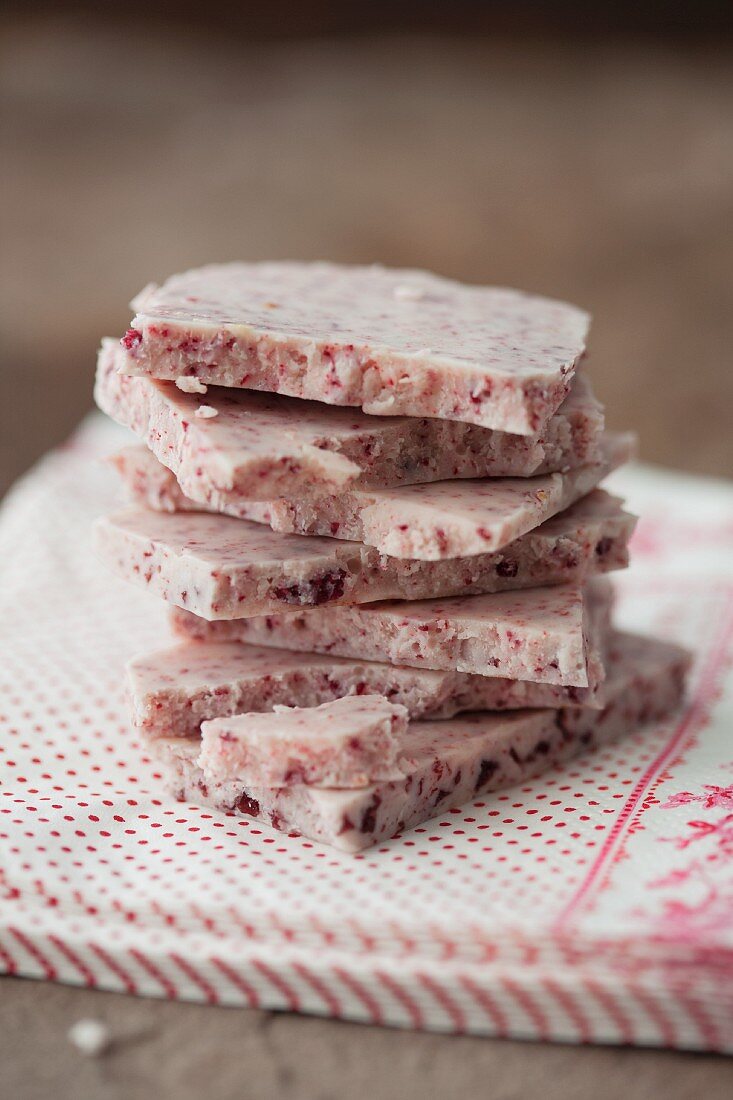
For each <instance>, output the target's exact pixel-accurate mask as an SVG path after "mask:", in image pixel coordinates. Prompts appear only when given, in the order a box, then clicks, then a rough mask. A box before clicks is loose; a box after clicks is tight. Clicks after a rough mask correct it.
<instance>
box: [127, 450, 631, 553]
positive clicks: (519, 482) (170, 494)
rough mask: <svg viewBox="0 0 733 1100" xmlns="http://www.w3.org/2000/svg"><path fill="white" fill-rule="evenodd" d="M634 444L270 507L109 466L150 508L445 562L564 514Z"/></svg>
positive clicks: (155, 468) (147, 467)
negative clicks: (472, 477)
mask: <svg viewBox="0 0 733 1100" xmlns="http://www.w3.org/2000/svg"><path fill="white" fill-rule="evenodd" d="M634 442H635V441H634V437H633V436H631V435H620V434H619V435H608V436H605V437H604V439H603V441H602V444H601V445H600V448H599V454H598V461H597V462H595V463H593V464H592V465H590V466H579V467H577V468H576V469H574V470H570V471H567V472H566V473H558V474H546V475H544V476H542V477H534V478H495V479H494V478H484V479H482V480H481V481H460V480H458V481H440V482H435V483H434V484H430V485H403V486H400V487H399V488H397V489H354V490H345V491H344V492H341V493H338V494H336V495H335V496H313V497H310V498H308V497H300V498H297V499H296V498H292V499H290V500H284V499H279V500H275V501H269V502H257V501H237V502H232V498H231V494H226V495H225V497H222V495H221V494H216V493H212V494H210V503H209V504H208V505H201V504H197V503H195V502H192V501H191V500H189V499H188V498H186V497H185V495H184V494H183V493H182V492H181V490H180V487H179V486H178V484H177V482H176V481H175V478H174V476H173V474H172V473H171V472H170V471H168V470H165V469H164V468H161V467H160V463H157V460H154V459H153V456H152V455H151V454H150V452H147V454H146V453H145V451H144V450H142V451H140V450H136V449H134V448H133V449H129V448H128V449H126V450H124V451H123V452H121V453H120V454H119V455H117V456H115V457H114V458H113V460H112V461H113V462H114V464H115V466H116V467H117V470H118V472H119V473H120V475H121V476H122V477H123V479H124V481H125V483H126V486H127V488H128V492H129V493H130V494H131V495H132V496H134V497H136V498H138V499H139V500H141V502H143V503H145V504H146V506H148V507H157V508H163V509H165V510H171V511H180V510H186V511H191V510H192V511H196V510H199V509H203V510H206V511H213V512H218V513H223V514H227V515H233V516H236V517H237V518H240V519H249V520H253V521H255V522H257V523H266V524H268V525H269V526H270V527H271V528H272V529H273V530H275V531H280V532H282V533H283V534H300V535H323V536H326V537H333V538H337V539H342V540H346V541H349V542H363V543H365V544H366V545H367V546H373V547H375V548H376V549H377V550H379V551H380V553H382V554H386V555H388V556H390V557H395V558H410V559H413V560H419V561H443V560H447V559H450V558H461V557H471V556H473V555H478V554H485V553H486V552H487V551H492V550H500V549H501V548H502V547H504V546H506V545H507V544H508V543H510V542H512V541H513V540H514V539H516V538H519V536H520V535H523V534H524V533H525V532H526V531H530V530H532V529H533V528H534V527H537V526H538V525H539V524H540V523H543V522H544V521H545V520H546V519H549V518H550V517H551V516H553V515H556V514H557V513H558V512H561V511H563V510H564V509H566V508H568V507H569V506H570V505H571V504H573V503H574V502H575V501H576V500H579V499H580V498H581V497H583V496H585V495H586V494H587V493H589V492H591V490H592V489H594V488H595V487H596V486H597V485H598V484H599V483H600V482H601V481H602V480H603V478H604V477H606V475H607V474H609V473H610V472H611V471H612V470H614V469H616V467H618V466H620V465H622V463H624V462H626V461H627V460H628V459H629V458H630V457H631V455H632V453H633V450H634Z"/></svg>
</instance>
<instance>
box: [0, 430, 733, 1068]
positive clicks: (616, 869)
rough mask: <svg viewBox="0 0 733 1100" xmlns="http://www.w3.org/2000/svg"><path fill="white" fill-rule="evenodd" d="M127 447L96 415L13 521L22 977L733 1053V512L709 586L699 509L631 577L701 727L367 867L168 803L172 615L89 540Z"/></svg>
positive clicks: (5, 691)
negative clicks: (693, 542) (162, 758)
mask: <svg viewBox="0 0 733 1100" xmlns="http://www.w3.org/2000/svg"><path fill="white" fill-rule="evenodd" d="M116 439H119V437H118V436H116V434H115V433H114V432H113V429H112V428H109V427H107V426H106V425H104V426H103V425H102V424H101V423H99V422H98V421H92V422H91V423H90V424H89V425H88V426H87V427H85V428H84V429H83V430H82V432H81V433H80V434H79V435H78V436H77V437H76V438H75V440H74V441H72V444H70V445H69V446H67V447H66V448H65V449H63V450H62V451H60V452H58V453H57V454H55V455H53V456H50V457H49V458H48V459H47V460H45V461H44V463H43V464H42V465H41V466H40V468H39V469H37V470H36V471H35V472H34V473H33V474H32V475H31V476H30V477H29V478H28V479H26V481H25V482H24V483H22V484H21V485H20V486H19V487H18V488H17V489H16V490H15V492H14V493H13V494H12V495H11V497H10V499H9V500H8V502H7V504H6V507H5V511H4V514H3V517H2V522H0V555H1V560H2V562H3V573H2V576H1V577H0V616H1V617H2V619H1V621H2V623H3V631H2V638H1V640H0V645H1V650H0V652H1V656H2V661H1V662H0V684H1V690H0V760H1V761H2V767H1V772H0V774H1V775H2V785H1V786H0V843H1V844H2V848H1V849H0V850H1V851H2V856H1V857H0V859H1V863H0V869H1V871H2V879H1V883H2V887H1V888H2V900H1V901H0V906H1V910H0V965H1V966H2V968H4V969H5V970H7V971H9V972H15V973H22V974H28V975H32V976H45V977H49V978H58V979H60V980H65V981H73V982H77V983H81V984H87V985H99V986H103V987H105V988H111V989H123V990H127V991H129V992H137V993H144V994H149V995H156V996H165V997H186V998H192V999H200V1000H205V1001H211V1002H223V1003H236V1004H250V1005H255V1004H257V1005H267V1006H271V1007H280V1008H295V1009H298V1010H301V1011H307V1012H318V1013H324V1014H330V1015H340V1016H348V1017H350V1018H354V1019H364V1020H371V1021H374V1022H384V1023H392V1024H396V1025H400V1026H419V1027H433V1028H439V1029H443V1030H453V1031H472V1032H481V1033H490V1034H500V1035H508V1034H511V1035H523V1036H538V1037H545V1038H546V1037H554V1038H562V1039H569V1040H583V1039H588V1038H592V1039H595V1040H598V1039H601V1040H608V1041H638V1042H661V1043H668V1044H669V1045H681V1046H691V1047H695V1048H705V1049H726V1048H727V1047H728V1046H729V1045H730V1044H731V1032H730V1025H729V1023H728V1026H727V1028H726V1026H725V1020H726V1018H727V1020H728V1021H730V1019H731V1018H733V1014H732V1013H731V1011H730V1009H731V1003H730V998H731V992H730V990H731V987H732V986H733V983H731V982H730V980H729V979H730V977H731V975H730V974H729V972H728V970H727V969H726V965H724V964H723V963H721V962H720V958H722V957H723V956H719V957H718V961H717V964H716V965H712V963H711V962H710V959H709V958H708V961H707V962H705V960H704V959H703V958H702V956H703V955H704V954H705V951H707V952H708V953H709V952H710V950H711V949H717V948H720V949H721V950H722V949H723V948H725V949H726V951H727V952H728V955H727V956H726V957H733V956H731V955H730V948H731V947H733V944H731V943H730V939H731V936H732V933H731V931H730V921H729V914H730V905H731V903H732V902H733V866H732V865H733V860H731V859H730V854H731V853H733V828H731V826H730V823H729V822H728V823H726V821H725V820H724V819H725V818H726V817H727V818H730V815H731V812H732V811H733V786H731V784H733V774H732V773H733V748H731V746H730V740H729V737H728V739H726V734H727V733H729V729H730V726H729V725H728V728H727V730H726V721H727V722H728V723H730V707H731V677H730V675H728V674H729V672H730V664H731V650H732V642H731V635H732V632H733V591H732V590H731V588H730V585H729V584H728V586H727V587H726V586H725V585H724V584H723V576H724V573H723V567H722V565H721V561H722V556H721V555H722V550H721V546H722V547H725V545H726V544H725V538H726V537H728V538H730V531H731V529H733V522H732V517H733V503H731V502H730V501H728V500H725V501H723V502H718V511H717V512H716V511H715V509H714V508H713V507H712V505H710V510H709V513H710V514H706V515H705V516H704V517H703V520H700V519H699V518H698V519H695V522H694V529H695V531H696V532H697V534H696V539H697V548H696V551H695V553H696V554H699V555H700V556H701V558H702V560H703V561H705V562H706V566H705V569H704V570H703V571H700V570H697V569H695V571H694V575H693V576H691V575H690V574H691V573H692V570H691V568H690V567H691V560H692V559H691V558H690V556H689V555H688V554H687V553H685V552H684V551H683V550H682V549H679V550H678V552H677V554H676V555H675V554H672V553H671V550H670V545H671V540H673V539H676V540H678V544H679V546H680V547H683V546H684V545H686V540H687V539H688V534H689V532H690V530H691V529H692V528H691V525H692V520H691V518H690V516H694V515H695V512H694V507H695V500H694V499H693V497H694V494H693V495H692V496H690V498H689V500H688V503H687V509H688V511H687V514H685V513H684V512H681V513H680V514H679V515H673V516H670V515H669V514H668V513H667V512H664V511H663V510H661V509H659V510H658V511H659V514H658V516H657V517H654V516H653V517H652V518H651V519H649V520H647V523H646V525H645V524H644V523H642V525H641V528H640V532H639V534H638V535H637V542H638V550H639V552H638V558H639V564H638V567H637V568H636V569H635V570H632V572H631V573H629V574H628V576H624V577H622V578H620V583H619V588H620V590H621V596H622V599H621V608H620V618H621V620H622V624H623V625H624V626H627V627H631V628H634V629H641V630H646V631H648V632H657V633H660V634H661V635H662V636H668V637H673V638H674V639H675V640H678V641H681V642H683V643H686V644H690V645H691V646H692V647H693V648H694V649H695V650H696V652H697V654H698V659H697V663H696V668H695V673H694V676H693V682H692V686H691V692H690V697H689V700H688V703H687V705H686V707H685V710H684V712H683V713H682V715H680V716H677V717H676V718H675V719H674V720H673V721H670V722H667V723H664V724H662V725H660V726H658V727H655V728H649V729H645V730H643V731H641V732H639V733H636V734H633V735H632V736H630V737H629V738H627V739H626V740H625V741H624V742H623V743H621V744H619V745H616V746H611V747H608V748H605V749H603V750H602V751H599V752H596V753H594V754H589V755H586V756H585V757H582V758H580V759H577V760H575V761H572V762H571V763H569V764H568V765H566V766H565V767H563V768H561V769H557V770H556V771H554V772H552V773H550V774H548V775H546V776H545V777H544V778H541V779H538V780H537V781H533V782H531V783H528V784H526V785H525V786H523V787H520V788H515V789H512V790H508V791H504V792H501V793H499V794H497V795H493V796H490V797H488V796H487V797H486V798H484V799H479V800H478V801H476V802H474V803H472V804H470V805H466V806H464V807H462V808H461V809H459V810H451V811H450V812H447V813H445V814H444V815H442V816H440V817H436V818H435V819H434V820H432V821H430V822H427V823H426V824H425V825H424V826H422V827H421V828H418V829H416V830H414V831H413V832H412V833H409V834H406V835H405V836H404V837H403V838H401V839H399V840H395V841H392V842H390V843H388V844H384V845H381V846H380V847H378V848H376V849H372V850H370V851H368V852H365V853H363V854H362V855H359V856H356V857H350V856H345V855H342V854H340V853H337V852H335V851H331V850H330V849H328V848H324V847H320V846H318V845H317V844H314V843H312V842H310V841H307V840H305V839H303V838H300V837H297V836H284V835H282V834H280V833H276V832H273V831H269V830H267V829H265V828H264V827H260V826H258V824H257V823H256V822H254V821H251V820H250V819H246V818H245V819H238V818H235V817H230V816H227V815H222V814H217V813H213V812H210V811H208V810H205V809H203V808H201V807H197V806H193V805H183V804H178V803H172V802H170V801H169V800H168V799H167V797H166V796H165V794H164V792H163V789H162V786H161V784H160V782H159V779H158V777H157V776H156V774H155V769H154V767H153V765H152V764H151V762H150V761H149V760H148V759H146V757H145V753H144V748H143V746H141V745H140V744H139V743H138V741H137V740H136V738H135V735H134V733H133V732H132V731H131V729H130V728H129V725H128V721H127V714H126V705H125V700H124V696H123V676H122V667H123V664H124V662H125V660H126V659H127V658H128V657H129V656H131V655H132V654H133V653H135V652H137V651H139V650H143V649H145V648H153V647H155V646H159V645H161V644H164V641H165V637H166V634H167V627H166V625H165V611H164V608H163V607H162V606H161V605H160V604H159V601H157V600H156V599H154V598H152V597H148V596H146V594H144V593H141V592H138V591H137V590H136V589H135V588H133V587H129V588H128V587H127V586H126V585H125V584H124V583H123V582H121V581H119V580H117V579H116V578H115V577H113V576H109V575H107V573H106V572H105V571H104V570H103V569H102V567H101V566H99V565H98V564H97V563H96V562H95V561H94V559H93V556H92V554H91V551H90V548H89V534H88V532H89V525H90V522H91V520H92V518H93V517H94V516H95V515H97V514H99V513H100V512H102V511H103V510H104V509H105V507H107V506H108V503H109V501H110V500H111V498H112V497H113V495H114V488H113V479H112V477H111V475H110V474H108V472H107V471H106V469H105V468H104V467H103V466H102V465H101V464H100V463H98V462H97V461H96V459H97V457H98V456H99V455H100V454H102V453H104V451H105V450H110V449H112V448H113V447H114V445H115V442H116ZM627 476H628V477H629V483H630V484H631V486H632V488H633V486H634V484H635V482H634V479H633V477H631V475H627ZM639 491H640V494H642V495H643V491H644V485H643V484H642V483H640V490H639ZM683 499H687V498H685V497H684V494H683ZM632 503H633V502H632ZM723 505H725V508H724V507H723ZM726 524H727V525H728V526H727V527H726ZM660 531H661V532H663V536H664V540H665V541H664V545H663V546H662V548H661V549H660V548H659V545H658V544H659V539H660V538H661V536H660V534H659V532H660ZM706 532H707V535H706ZM726 677H727V678H726ZM726 791H727V793H726ZM721 792H722V793H721ZM726 799H728V801H726ZM726 809H727V814H726ZM726 853H727V855H728V859H727V860H726V858H725V856H726ZM706 891H707V893H706ZM726 917H727V918H728V919H726ZM703 949H704V950H703ZM691 960H694V965H691ZM726 1013H727V1017H726Z"/></svg>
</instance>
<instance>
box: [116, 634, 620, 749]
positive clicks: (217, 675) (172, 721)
mask: <svg viewBox="0 0 733 1100" xmlns="http://www.w3.org/2000/svg"><path fill="white" fill-rule="evenodd" d="M180 614H182V615H186V614H187V613H186V612H181V613H180ZM190 618H192V619H193V618H194V617H193V616H190ZM195 621H196V622H199V623H201V622H203V620H201V619H197V620H195ZM594 646H595V647H596V648H603V650H604V652H605V649H606V647H607V636H606V630H605V629H604V630H603V633H602V634H600V635H599V636H598V637H597V638H595V639H594ZM596 679H598V677H596ZM127 689H128V690H127V694H128V697H129V699H130V704H131V712H132V721H133V723H134V725H135V726H137V727H138V728H139V729H140V731H141V732H142V733H143V735H144V736H145V737H146V738H151V739H154V738H157V737H165V736H168V735H169V734H170V731H171V730H174V731H176V734H177V735H178V736H180V737H192V736H195V735H197V734H198V733H199V732H200V729H201V723H202V722H205V721H208V720H210V719H212V718H219V717H229V716H230V715H234V714H239V713H242V712H244V711H249V712H251V711H269V710H272V709H273V707H275V706H278V705H282V704H284V705H289V706H299V707H316V706H318V705H319V704H321V703H326V702H329V701H331V700H333V699H340V698H342V697H344V696H352V697H359V696H362V695H365V694H367V695H368V694H373V693H375V694H379V695H384V696H386V697H387V698H388V699H389V700H390V701H391V702H393V703H400V704H401V705H402V706H404V707H406V708H407V709H408V711H409V713H410V717H411V718H425V719H440V718H452V717H453V716H454V715H456V714H460V713H462V712H464V711H471V710H518V709H520V708H522V707H533V708H534V707H553V706H554V707H557V706H562V705H564V704H567V703H572V704H577V705H582V706H592V707H599V706H601V705H602V702H603V693H602V691H599V689H598V686H596V687H594V688H593V689H591V688H576V687H560V686H557V685H555V684H538V683H533V682H532V681H529V680H507V679H500V678H499V677H492V676H476V675H471V674H470V673H461V672H436V671H434V670H432V669H417V668H406V667H401V666H396V665H390V664H384V663H379V662H376V661H365V660H363V659H362V660H359V659H357V658H347V657H335V656H332V655H326V654H319V653H297V652H291V651H289V650H284V649H272V648H269V647H268V648H263V647H261V646H256V645H246V644H240V643H237V642H207V643H206V644H205V645H197V644H193V643H191V642H186V643H184V644H181V645H175V646H171V647H169V648H167V649H160V650H156V651H154V652H152V653H142V654H140V655H139V656H137V657H135V658H134V659H133V660H132V661H130V662H129V664H128V666H127Z"/></svg>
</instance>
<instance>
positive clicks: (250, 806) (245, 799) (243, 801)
mask: <svg viewBox="0 0 733 1100" xmlns="http://www.w3.org/2000/svg"><path fill="white" fill-rule="evenodd" d="M237 809H238V810H239V812H240V813H242V814H249V816H250V817H257V815H258V814H259V812H260V804H259V802H258V801H257V799H256V798H250V796H249V795H248V794H247V792H246V791H242V794H241V797H240V799H239V801H238V802H237Z"/></svg>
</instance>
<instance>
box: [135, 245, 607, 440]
mask: <svg viewBox="0 0 733 1100" xmlns="http://www.w3.org/2000/svg"><path fill="white" fill-rule="evenodd" d="M132 305H133V308H134V309H135V310H136V311H137V312H136V315H135V317H134V319H133V321H132V326H131V328H130V329H129V330H128V331H127V333H126V334H125V336H124V338H123V341H122V343H123V346H124V347H125V349H126V350H127V351H128V352H129V355H130V358H129V361H128V364H127V366H126V369H127V370H128V371H129V372H130V373H134V374H147V375H151V376H152V377H155V378H163V379H172V380H174V381H175V380H176V379H181V380H182V384H183V385H186V386H187V387H188V388H189V389H190V388H191V385H192V384H194V385H198V386H203V385H209V384H214V385H221V386H230V387H242V388H246V389H255V390H268V391H271V392H274V393H283V394H289V395H290V396H292V397H300V398H308V399H311V400H314V401H322V402H325V403H326V404H328V405H349V406H360V407H361V408H363V409H364V411H365V412H369V413H373V414H376V415H378V416H395V415H406V416H427V417H440V418H443V419H448V420H463V421H466V422H468V423H471V424H481V425H483V426H484V427H486V428H494V429H496V430H499V431H505V432H517V433H519V434H521V435H533V434H536V433H537V432H539V431H541V430H542V428H543V426H544V424H545V423H546V422H547V421H548V420H549V418H550V416H552V414H553V413H554V412H555V410H556V409H557V408H558V406H559V405H560V404H561V403H562V401H563V400H564V398H565V397H566V395H567V392H568V389H569V385H570V381H571V379H572V375H573V372H574V370H575V365H576V363H577V362H578V360H579V359H580V357H581V356H582V354H583V352H584V350H585V340H586V335H587V331H588V324H589V318H588V315H587V314H586V313H584V312H583V311H582V310H580V309H577V308H576V307H574V306H570V305H567V304H565V303H563V302H556V301H552V300H550V299H547V298H539V297H536V296H532V295H529V294H523V293H521V292H519V291H516V290H506V289H502V288H495V287H479V286H466V285H463V284H461V283H457V282H453V281H451V280H449V279H443V278H440V277H438V276H436V275H432V274H429V273H427V272H424V271H400V270H388V269H386V268H382V267H376V266H374V267H348V266H344V265H341V266H340V265H337V264H326V263H315V264H307V263H260V264H245V263H232V264H212V265H209V266H208V267H203V268H199V269H198V270H195V271H187V272H184V273H183V274H181V275H174V276H172V277H171V278H170V279H168V280H167V281H166V282H165V283H164V284H163V286H153V285H151V286H148V287H146V288H145V289H144V290H143V291H142V292H141V293H140V294H139V295H138V297H137V298H136V299H135V301H134V302H133V303H132Z"/></svg>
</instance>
